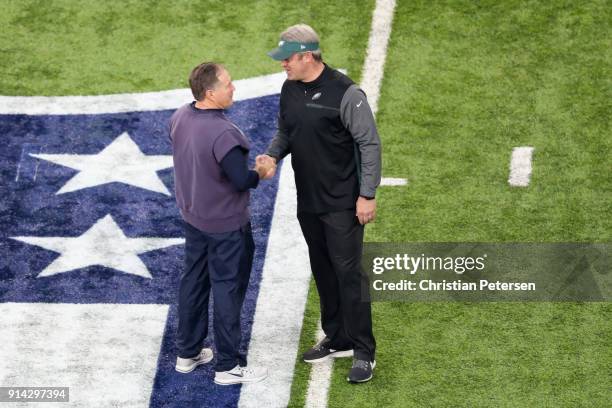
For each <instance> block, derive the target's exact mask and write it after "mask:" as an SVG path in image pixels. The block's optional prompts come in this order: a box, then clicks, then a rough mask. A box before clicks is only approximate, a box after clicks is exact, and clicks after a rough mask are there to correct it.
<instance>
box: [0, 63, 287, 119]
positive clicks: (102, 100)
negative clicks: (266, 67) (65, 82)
mask: <svg viewBox="0 0 612 408" xmlns="http://www.w3.org/2000/svg"><path fill="white" fill-rule="evenodd" d="M286 77H287V76H286V74H285V73H284V72H280V73H277V74H271V75H263V76H259V77H253V78H247V79H239V80H237V81H234V86H235V87H236V91H235V92H234V101H241V100H244V99H251V98H257V97H260V96H267V95H275V94H278V93H280V90H281V86H282V85H283V82H285V79H286ZM192 100H193V96H192V95H191V90H190V89H189V88H185V89H173V90H169V91H160V92H143V93H126V94H115V95H91V96H0V115H18V114H25V115H87V114H92V115H93V114H102V113H121V112H143V111H156V110H169V109H177V108H179V107H180V106H182V105H184V104H185V103H188V102H191V101H192Z"/></svg>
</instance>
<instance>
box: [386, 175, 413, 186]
mask: <svg viewBox="0 0 612 408" xmlns="http://www.w3.org/2000/svg"><path fill="white" fill-rule="evenodd" d="M406 184H408V180H406V179H405V178H393V177H383V178H382V179H381V180H380V185H381V186H405V185H406Z"/></svg>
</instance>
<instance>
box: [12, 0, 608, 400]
mask: <svg viewBox="0 0 612 408" xmlns="http://www.w3.org/2000/svg"><path fill="white" fill-rule="evenodd" d="M373 4H374V3H373V1H368V2H365V3H364V2H340V1H334V2H332V1H315V2H313V1H308V2H307V1H301V2H291V3H287V4H285V3H284V2H280V1H261V2H232V3H231V4H228V3H225V2H224V3H222V2H187V1H181V2H170V1H167V2H164V1H159V2H152V3H150V4H144V3H141V2H136V1H134V2H127V3H124V2H93V1H88V2H83V1H81V2H76V1H53V2H42V1H41V2H33V1H23V2H21V1H20V2H17V1H2V8H3V13H0V23H1V25H2V27H3V30H2V31H1V32H0V47H1V48H2V58H1V59H0V70H1V71H2V75H1V76H0V94H2V95H73V94H106V93H120V92H137V91H156V90H165V89H172V88H182V87H186V86H187V85H186V76H187V74H188V72H189V70H190V69H191V68H192V67H193V66H195V65H196V64H197V63H199V62H201V61H202V60H205V59H213V60H218V61H221V62H224V63H225V64H226V65H227V67H228V69H229V70H230V72H231V74H232V76H233V77H234V78H235V79H239V78H246V77H251V76H255V75H261V74H265V73H272V72H278V71H279V66H278V63H276V62H274V61H272V60H271V59H269V58H267V57H266V56H265V52H266V51H267V50H269V49H270V48H272V47H273V46H274V45H275V44H276V41H277V39H278V34H279V33H280V31H282V29H284V28H285V27H286V26H289V25H291V24H295V23H298V22H307V23H309V24H311V25H313V26H314V27H315V28H316V29H317V30H318V31H319V34H321V36H322V46H323V51H324V56H325V59H326V61H327V62H329V63H330V64H331V65H332V66H334V67H342V68H346V69H347V70H348V73H349V75H350V76H351V77H352V78H353V79H354V80H356V81H357V80H359V79H360V77H361V67H362V64H363V60H364V58H365V49H366V44H367V38H368V32H369V28H370V19H371V14H372V9H373ZM606 6H607V2H605V1H590V2H580V1H579V2H570V1H555V2H528V1H522V2H519V1H506V2H493V1H487V2H470V1H446V2H435V3H430V2H413V1H410V2H408V1H398V5H397V8H396V11H395V19H394V23H393V31H392V34H391V40H390V43H389V48H388V56H387V63H386V67H385V78H384V80H383V85H382V93H381V98H380V101H379V112H378V116H377V121H378V125H379V133H380V134H381V137H382V140H383V160H384V167H383V175H384V176H386V177H405V178H407V179H408V181H409V184H408V185H407V186H405V187H383V188H381V189H380V190H379V193H378V195H377V197H378V200H377V201H378V206H379V209H378V219H377V221H376V223H374V224H372V225H369V226H368V227H367V228H366V239H367V240H369V241H385V242H401V241H415V242H428V241H451V242H462V241H470V242H575V241H576V242H609V241H610V232H611V225H610V219H611V218H612V217H610V210H609V208H610V201H611V200H610V199H611V192H612V188H611V187H612V186H611V180H610V176H609V173H610V165H609V162H610V159H609V157H610V144H611V142H610V137H609V132H610V126H609V125H610V113H609V112H610V111H611V106H610V101H611V100H612V98H611V97H612V95H611V92H610V90H611V87H610V85H611V83H610V82H611V80H610V78H611V75H610V65H611V64H610V63H611V55H610V48H611V45H612V44H611V40H610V38H611V36H610V23H611V21H610V20H611V18H610V11H609V7H606ZM527 145H528V146H533V147H535V152H534V160H533V169H534V171H533V174H532V179H531V185H530V186H529V187H527V188H510V187H509V186H508V183H507V178H508V167H509V160H510V154H511V150H512V148H513V147H515V146H527ZM611 312H612V308H611V307H610V304H609V303H583V304H581V303H471V304H466V303H385V302H377V303H375V304H374V305H373V318H374V325H375V326H374V329H375V334H376V336H377V341H378V354H377V369H376V371H375V378H374V379H373V380H372V381H371V382H370V383H368V384H363V385H359V386H353V385H349V384H347V382H346V379H345V376H346V371H347V370H348V368H349V365H350V360H338V361H337V362H336V364H335V368H334V373H333V377H332V384H331V389H330V396H329V406H330V407H341V406H342V407H344V406H351V407H370V406H385V407H387V406H390V407H409V406H415V407H431V406H435V407H451V406H452V407H455V406H465V407H540V406H544V407H548V406H550V407H576V406H584V407H604V406H609V400H611V399H612V395H611V393H610V387H609V385H610V384H612V378H611V377H612V376H611V373H612V352H611V347H610V338H612V330H611V324H610V320H611V318H612V313H611ZM317 319H318V299H317V296H316V291H314V290H313V286H312V285H311V291H310V294H309V302H308V305H307V308H306V313H305V320H304V327H303V332H302V337H301V340H300V350H304V349H305V348H307V347H308V346H310V345H311V344H312V343H313V341H314V336H315V328H316V322H317ZM309 374H310V366H308V365H306V364H304V363H301V362H300V361H298V362H297V363H296V374H295V379H294V383H293V387H292V398H291V406H295V407H298V406H302V405H303V403H304V399H305V392H306V388H307V384H308V376H309Z"/></svg>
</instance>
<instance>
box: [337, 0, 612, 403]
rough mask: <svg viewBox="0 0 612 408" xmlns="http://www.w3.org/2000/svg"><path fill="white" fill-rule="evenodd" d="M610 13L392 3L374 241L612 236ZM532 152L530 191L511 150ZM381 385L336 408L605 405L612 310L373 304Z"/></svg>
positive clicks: (529, 5)
mask: <svg viewBox="0 0 612 408" xmlns="http://www.w3.org/2000/svg"><path fill="white" fill-rule="evenodd" d="M609 28H610V12H609V8H606V2H604V1H592V2H568V1H566V2H525V1H521V2H518V1H507V2H493V1H490V2H478V3H476V2H470V1H452V2H451V1H448V2H436V3H433V4H432V3H430V2H399V4H398V8H397V10H396V17H395V20H394V25H393V33H392V38H391V41H390V45H389V54H388V57H387V58H388V59H387V65H386V69H385V79H384V82H383V88H382V96H381V100H380V110H379V114H378V123H379V131H380V133H381V135H382V138H383V144H384V154H383V159H384V175H386V176H389V177H392V176H393V177H406V178H408V180H409V185H408V186H406V187H402V188H397V187H394V188H382V189H381V190H380V192H379V194H378V197H379V206H380V211H379V219H378V221H377V222H376V223H375V224H374V225H372V226H370V227H368V229H367V234H366V236H367V239H368V240H370V241H416V242H418V241H424V242H428V241H477V242H478V241H480V242H483V241H485V242H486V241H491V242H500V241H525V242H530V241H532V242H563V241H570V242H572V241H600V242H609V241H610V238H611V236H610V235H611V234H610V232H611V228H610V227H611V224H610V220H611V219H612V217H610V202H611V200H610V199H611V191H612V189H611V187H612V185H611V179H610V165H609V163H610V159H609V158H610V146H611V139H610V137H609V133H610V128H609V124H610V111H611V109H610V108H611V106H610V105H611V103H610V101H611V96H612V95H611V93H610V90H611V88H610V82H611V80H610V78H611V76H610V62H611V53H610V45H611V44H610V38H611V37H610V29H609ZM526 145H527V146H533V147H535V149H536V150H535V153H534V161H533V168H534V172H533V175H532V181H531V185H530V186H529V187H528V188H511V187H509V186H508V182H507V179H508V173H509V171H508V168H509V162H510V155H511V150H512V148H513V147H515V146H526ZM373 315H374V322H375V333H376V335H377V340H378V354H377V360H378V366H377V370H376V376H375V378H374V380H373V381H372V382H371V383H369V384H366V385H361V386H350V385H348V384H347V383H346V372H347V370H348V369H349V366H350V361H349V360H344V361H339V362H338V363H336V364H335V368H334V373H333V378H332V386H331V390H330V400H329V401H330V405H329V406H330V407H345V406H352V407H370V406H385V407H450V406H452V407H536V406H537V407H578V406H584V407H606V406H609V401H610V400H611V399H612V393H611V392H610V387H609V385H610V384H611V383H612V370H611V369H610V368H611V366H612V351H611V348H610V341H609V339H610V338H611V335H612V329H611V325H610V320H611V318H612V307H611V306H610V303H591V304H572V303H488V304H485V303H473V304H463V303H432V304H422V303H421V304H416V303H413V304H410V303H404V304H402V303H376V304H374V308H373Z"/></svg>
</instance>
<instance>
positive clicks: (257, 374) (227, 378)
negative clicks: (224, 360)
mask: <svg viewBox="0 0 612 408" xmlns="http://www.w3.org/2000/svg"><path fill="white" fill-rule="evenodd" d="M266 377H268V369H267V368H261V367H240V366H239V365H237V366H236V367H234V368H232V369H231V370H229V371H217V372H215V384H219V385H230V384H241V383H242V384H248V383H256V382H258V381H261V380H264V379H265V378H266Z"/></svg>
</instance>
